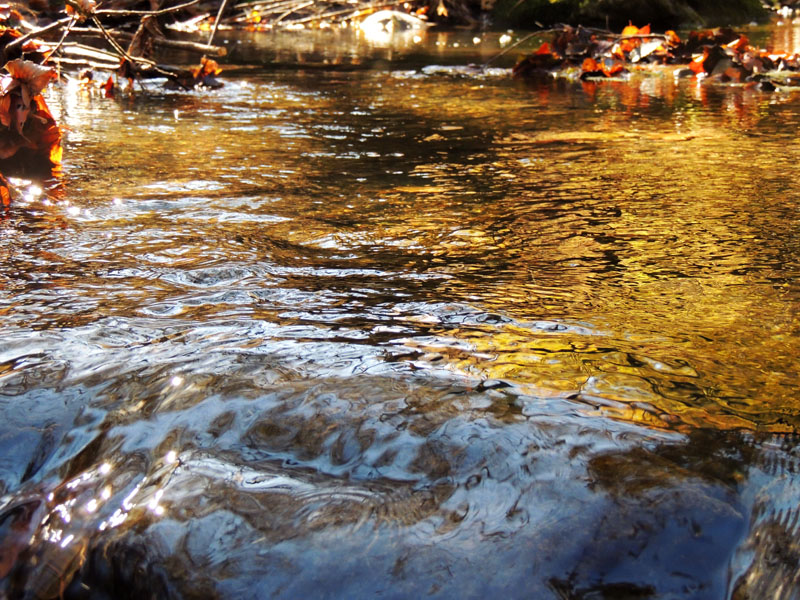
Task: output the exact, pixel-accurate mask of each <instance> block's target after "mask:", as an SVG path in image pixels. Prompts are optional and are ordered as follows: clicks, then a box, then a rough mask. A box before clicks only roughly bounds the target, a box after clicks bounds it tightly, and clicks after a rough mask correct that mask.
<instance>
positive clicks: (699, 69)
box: [689, 52, 708, 75]
mask: <svg viewBox="0 0 800 600" xmlns="http://www.w3.org/2000/svg"><path fill="white" fill-rule="evenodd" d="M707 55H708V52H703V56H700V57H698V58H695V59H692V62H690V63H689V68H690V69H691V70H692V71H694V72H695V73H697V74H698V75H699V74H700V73H704V72H705V69H704V68H703V63H704V62H705V60H706V56H707Z"/></svg>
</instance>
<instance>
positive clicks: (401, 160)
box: [48, 70, 800, 431]
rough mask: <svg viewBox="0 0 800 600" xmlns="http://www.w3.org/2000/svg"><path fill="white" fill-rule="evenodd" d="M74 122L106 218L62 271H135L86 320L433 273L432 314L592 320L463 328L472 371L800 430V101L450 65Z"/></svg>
mask: <svg viewBox="0 0 800 600" xmlns="http://www.w3.org/2000/svg"><path fill="white" fill-rule="evenodd" d="M54 104H56V106H58V104H57V103H54ZM63 106H64V113H63V120H64V123H65V125H66V126H67V127H68V128H69V130H70V131H74V132H75V133H74V134H71V135H70V137H69V144H70V145H71V155H70V156H71V158H68V159H67V161H66V164H65V170H66V182H67V183H66V186H67V189H68V190H69V188H70V187H72V188H73V190H75V191H73V192H72V194H73V196H72V197H73V198H75V194H76V193H80V194H81V195H82V196H83V198H85V200H84V203H85V208H84V210H86V211H89V210H95V209H96V210H100V211H103V212H104V214H103V216H101V217H99V218H100V219H101V220H102V223H100V224H99V225H94V224H92V222H91V219H89V218H87V217H85V216H84V218H77V217H78V216H79V215H80V214H82V213H80V210H82V209H78V211H79V212H78V213H77V214H73V213H72V212H70V210H72V209H67V210H66V214H65V215H64V218H70V219H72V220H73V221H74V223H75V226H79V227H81V228H84V229H85V231H86V234H87V235H86V238H85V241H84V242H83V243H81V244H78V245H75V244H74V243H73V245H72V247H70V248H68V249H65V250H64V251H63V252H62V255H63V256H64V257H65V261H66V256H67V255H69V256H70V257H71V258H72V259H73V260H80V261H81V263H82V264H84V265H95V267H99V266H100V265H101V264H103V263H104V264H108V265H109V267H110V268H112V269H114V270H119V269H135V270H136V271H137V272H138V273H139V274H138V275H133V277H130V276H129V277H128V278H127V281H128V283H127V284H126V285H125V286H124V287H123V288H121V289H120V295H119V296H117V292H115V291H114V290H113V289H109V288H108V287H107V286H105V285H103V284H102V280H98V281H97V282H92V279H93V276H92V275H89V274H87V273H83V275H82V279H81V282H80V283H78V284H77V286H78V287H79V288H80V289H81V290H82V294H83V295H84V302H86V301H88V299H89V298H94V299H95V307H96V308H94V309H92V310H93V311H94V312H93V313H89V315H91V314H94V315H95V317H96V316H97V315H98V314H105V315H113V314H125V313H126V312H127V311H128V310H129V308H128V305H129V304H128V303H129V302H130V301H131V300H132V299H133V298H139V299H140V301H141V302H142V303H145V304H144V305H143V306H142V308H145V309H146V307H147V306H158V305H162V304H164V305H168V304H170V303H171V302H172V301H171V299H172V298H174V297H175V294H176V290H179V289H183V288H184V287H185V286H189V288H188V289H191V288H192V287H193V286H194V287H197V289H201V288H203V287H205V286H206V285H208V283H209V282H210V281H209V279H208V277H209V276H211V277H213V275H210V274H211V273H212V272H213V271H214V269H217V270H218V272H219V273H220V274H222V273H225V274H224V275H221V276H222V279H220V280H219V282H218V283H216V284H214V283H212V285H237V286H243V287H244V288H245V289H247V288H249V287H251V284H257V281H256V280H253V276H254V271H253V268H254V267H255V266H256V265H257V264H258V263H259V262H261V261H263V260H264V259H268V260H270V261H273V262H275V263H276V264H278V265H281V264H283V265H286V266H291V267H292V268H300V267H302V268H306V267H307V268H312V269H324V268H325V266H326V264H329V265H336V268H337V269H340V268H341V267H342V266H344V265H345V264H346V265H347V266H348V267H349V268H352V269H364V268H367V269H377V270H378V271H389V272H392V271H398V272H403V271H408V272H410V273H415V274H417V275H425V276H428V277H434V278H438V283H436V286H435V287H434V288H431V289H430V290H427V291H425V292H424V296H428V295H430V297H437V296H438V297H439V298H440V299H448V300H451V301H463V302H467V303H470V304H475V305H477V306H479V307H480V306H483V307H486V308H487V309H489V310H492V311H497V312H500V313H501V314H506V315H509V316H511V317H513V318H515V319H521V320H522V321H528V320H531V319H533V320H535V319H539V318H545V319H548V320H553V319H557V320H564V321H565V322H572V323H580V322H587V323H591V324H592V331H593V332H592V333H591V334H589V335H588V336H586V335H584V334H581V335H580V336H578V338H570V337H569V336H566V337H565V336H562V335H560V334H559V335H557V336H555V337H552V338H551V337H547V338H543V339H540V338H538V337H536V336H533V337H531V335H530V332H529V331H528V330H526V329H519V328H518V327H500V328H491V329H489V330H487V331H486V332H480V333H479V334H476V333H475V332H474V331H471V330H461V329H458V328H456V329H448V330H447V332H446V335H447V337H448V338H449V337H454V338H457V339H461V338H462V337H463V339H465V340H466V341H467V342H468V351H466V352H465V351H463V350H459V351H458V352H456V353H455V354H447V353H446V360H447V361H448V362H449V363H450V364H451V366H452V368H453V369H455V370H458V371H462V372H465V373H469V374H470V375H472V376H475V377H478V378H489V379H505V380H508V381H510V382H512V383H513V384H515V385H517V386H519V389H521V390H525V391H526V393H530V394H531V395H534V396H537V395H541V396H549V395H552V394H558V395H563V396H569V397H572V398H576V399H578V400H580V401H584V402H587V403H589V404H593V403H600V404H603V407H602V409H601V410H603V411H604V412H606V413H608V414H613V415H615V416H618V417H620V418H623V419H629V420H633V421H637V422H644V423H648V424H650V425H656V426H676V424H677V423H682V424H685V425H691V426H701V425H709V426H713V427H721V428H737V427H746V428H756V429H768V430H771V431H786V430H792V429H793V428H794V427H795V426H796V425H797V422H798V414H800V413H798V408H800V407H798V404H797V402H798V400H797V398H796V397H795V394H794V392H793V388H794V386H793V385H792V381H793V380H794V378H795V377H796V375H797V373H796V365H797V356H798V338H797V336H796V331H797V317H796V314H797V311H796V310H795V309H796V306H797V297H796V288H792V285H791V282H792V273H796V269H795V271H793V272H792V271H791V268H792V267H791V266H790V264H794V265H795V266H796V258H793V257H789V258H788V262H787V257H786V252H792V251H793V250H794V247H793V246H792V245H791V243H790V242H789V238H788V237H786V236H791V235H792V233H791V227H792V225H791V222H790V221H787V220H786V219H785V218H784V216H785V215H786V214H788V213H789V212H790V211H791V206H792V203H793V202H795V201H796V199H797V197H798V190H797V188H796V184H795V183H794V181H793V179H792V176H791V165H793V164H794V162H795V160H796V158H797V156H798V150H800V146H798V143H797V142H796V140H795V137H794V136H793V135H788V132H790V131H791V127H792V125H793V124H796V123H797V121H798V118H797V97H796V95H795V94H793V93H778V94H772V95H770V94H763V93H760V92H756V91H753V90H747V89H742V88H720V87H715V86H713V85H709V84H698V83H697V82H695V81H681V80H676V79H675V77H674V76H673V74H672V72H671V71H663V72H641V73H639V72H637V73H634V75H633V77H632V79H631V81H630V82H615V81H611V82H600V83H597V82H584V83H567V82H559V81H556V82H539V83H534V84H532V85H531V86H530V87H526V86H525V85H523V84H516V83H511V82H508V81H506V80H504V79H502V78H498V77H496V76H495V77H488V78H487V77H485V76H478V77H473V78H471V77H468V76H467V77H465V76H464V75H463V74H462V73H461V72H460V71H457V72H456V75H452V74H450V72H449V71H447V70H444V71H443V72H441V73H440V72H438V71H437V72H436V73H435V74H433V75H430V76H420V75H419V74H416V75H413V76H411V75H409V74H408V72H402V71H401V72H384V73H375V74H370V75H361V74H354V75H335V76H328V75H321V76H319V77H310V78H308V79H306V78H301V79H299V80H296V81H292V80H291V78H289V79H288V80H280V79H279V80H277V81H260V80H256V81H250V80H237V79H234V80H232V81H230V82H229V83H228V87H227V91H225V92H223V93H214V92H210V93H208V94H206V95H191V96H190V95H181V96H177V95H176V96H169V97H164V98H161V99H158V98H157V99H155V100H150V99H148V98H147V97H144V96H142V97H131V98H122V99H120V100H118V101H107V100H105V99H99V98H87V97H85V92H81V91H80V90H71V91H69V92H68V93H66V94H65V96H64V103H63ZM121 124H122V125H121ZM787 128H788V129H787ZM89 132H91V133H89ZM99 157H112V159H111V160H110V161H107V160H103V161H102V162H103V163H104V164H103V166H102V167H100V169H99V170H97V167H98V166H99V164H100V162H101V159H100V158H99ZM96 165H97V166H96ZM94 173H97V175H101V174H102V175H101V176H97V175H95V174H94ZM109 183H112V185H109ZM77 190H80V191H79V192H77ZM68 193H69V192H68ZM112 200H113V204H112ZM112 207H113V210H112ZM95 227H100V229H99V230H97V231H94V232H93V230H94V228H95ZM103 230H107V231H109V232H110V233H109V236H108V237H107V236H106V235H104V234H103V233H102V232H103ZM787 243H788V244H789V247H787ZM57 246H58V245H56V247H55V248H52V247H51V248H49V249H48V252H50V253H55V254H58V253H59V250H58V247H57ZM101 256H102V257H103V258H101ZM109 257H110V258H111V259H110V260H109ZM792 261H794V262H793V263H792ZM115 263H116V265H115ZM68 264H70V263H68V262H64V267H65V268H66V267H67V265H68ZM237 264H238V265H239V267H238V268H239V272H238V274H237V272H236V268H237V267H234V265H237ZM76 268H78V269H80V267H76ZM105 268H108V267H105ZM787 268H789V269H790V271H789V272H787V271H786V269H787ZM60 270H62V271H63V270H64V269H60ZM320 272H322V271H320ZM159 273H160V275H159ZM87 277H88V279H87ZM284 281H285V279H284V278H282V277H278V278H276V279H274V280H272V281H268V282H267V283H268V285H270V286H272V285H277V286H280V285H282V284H283V283H282V282H284ZM51 285H58V284H57V282H56V281H52V282H51ZM65 285H73V284H71V283H70V284H66V283H65ZM176 286H177V287H176ZM420 289H424V286H423V288H420ZM123 296H124V298H123ZM387 299H388V298H387ZM220 310H231V311H232V312H233V313H235V314H245V315H248V314H249V315H250V316H251V317H258V318H264V317H267V318H272V319H275V318H278V319H280V318H281V317H280V316H279V315H280V310H278V311H277V312H276V311H272V310H269V309H268V308H267V307H265V306H263V304H261V305H259V304H254V303H253V301H252V298H251V299H249V300H248V299H247V298H246V297H245V298H244V299H240V300H238V301H237V302H236V303H235V304H233V305H230V304H227V305H226V304H225V303H223V304H222V305H220V304H217V303H216V302H214V301H210V302H207V301H199V302H192V301H188V302H187V301H184V302H181V303H180V307H179V308H176V309H175V310H172V309H171V314H173V315H175V316H177V315H180V316H181V318H192V319H198V320H200V321H202V320H204V319H213V318H216V317H217V316H218V315H219V314H220V313H219V311H220ZM366 310H367V311H369V308H368V307H367V308H366ZM89 318H92V317H91V316H89ZM75 322H77V321H73V323H75ZM600 332H602V333H600ZM608 340H611V341H608ZM437 343H438V342H437ZM552 344H555V345H556V346H557V348H551V347H550V345H552ZM423 345H424V344H423ZM412 346H413V344H412ZM652 364H659V365H685V367H680V368H679V369H678V370H677V371H676V370H675V369H673V368H667V369H666V370H664V369H663V368H654V367H652ZM686 370H688V371H691V373H692V374H691V375H687V372H688V371H686ZM676 378H677V379H676ZM669 390H673V392H670V391H669ZM674 390H678V391H674ZM676 394H677V395H676ZM642 407H644V408H642Z"/></svg>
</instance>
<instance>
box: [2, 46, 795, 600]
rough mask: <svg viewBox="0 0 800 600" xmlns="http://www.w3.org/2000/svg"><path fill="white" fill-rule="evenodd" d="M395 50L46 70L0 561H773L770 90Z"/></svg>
mask: <svg viewBox="0 0 800 600" xmlns="http://www.w3.org/2000/svg"><path fill="white" fill-rule="evenodd" d="M443 39H445V46H447V45H448V44H449V47H451V49H453V47H454V46H453V45H454V44H456V43H458V44H459V46H458V51H457V53H462V52H466V51H465V50H464V47H466V44H467V42H469V43H472V44H473V47H474V46H476V45H477V44H476V43H475V42H473V41H471V39H469V38H467V39H463V38H443ZM454 40H457V41H454ZM295 42H296V40H295V41H294V42H291V43H290V44H288V46H287V48H288V47H295V46H296V44H295ZM462 44H464V46H462ZM432 48H442V47H440V46H436V45H434V46H432ZM323 50H324V48H323ZM260 51H262V50H260V49H255V50H253V49H249V50H247V51H245V53H244V54H242V56H245V55H246V52H260ZM286 51H287V49H286V48H282V49H281V48H278V49H277V50H275V52H276V53H277V54H276V55H279V54H280V53H281V52H283V53H284V54H285V52H286ZM312 51H313V52H312V53H314V52H318V49H316V47H314V48H312ZM319 51H320V52H322V50H319ZM385 51H386V49H385V48H384V49H381V50H380V52H378V54H380V55H381V56H382V58H381V60H386V61H388V62H387V64H388V65H389V67H391V65H392V64H393V63H392V62H391V61H392V60H394V58H392V57H387V56H385V55H384V54H381V53H382V52H385ZM437 51H438V50H437ZM426 52H428V54H426V56H428V57H431V56H433V58H429V59H428V60H427V61H426V66H424V67H423V66H416V65H415V64H414V63H413V61H414V60H416V58H414V59H413V60H412V59H409V62H408V63H402V61H401V63H402V64H400V65H399V66H400V68H398V69H394V68H387V67H385V66H384V67H382V68H380V69H374V68H370V69H340V70H335V69H327V70H326V69H323V68H322V67H320V66H319V65H318V66H317V67H316V68H315V69H309V70H305V71H302V72H292V71H289V70H272V71H270V72H263V71H259V70H252V71H250V72H248V74H247V75H240V74H239V72H237V74H235V75H232V76H230V78H229V79H228V80H227V81H226V87H225V88H223V89H222V90H218V91H211V92H208V93H206V94H192V95H189V94H182V93H180V94H179V93H163V94H162V93H153V94H150V95H140V96H137V97H130V98H120V99H118V100H113V101H112V100H106V99H100V98H96V97H89V96H88V95H86V94H85V92H81V91H80V90H75V89H68V88H67V89H63V90H60V91H58V92H57V93H55V92H54V93H53V98H52V99H51V100H49V102H50V104H51V106H53V107H55V108H54V112H57V113H58V114H57V117H58V118H59V119H60V120H62V121H63V122H64V123H65V124H66V125H67V126H68V127H69V135H68V136H67V140H66V144H65V146H66V152H65V156H66V157H67V158H66V160H65V164H64V168H63V174H62V176H61V178H60V179H59V180H58V181H57V182H43V183H44V185H42V186H41V188H43V189H41V190H40V189H37V188H36V187H35V186H33V185H31V183H30V182H24V181H23V182H21V183H20V187H21V188H22V189H23V196H22V198H21V199H20V200H19V201H18V202H17V204H16V205H15V206H14V211H13V212H12V214H11V215H9V216H8V218H6V219H5V220H4V221H3V222H2V229H1V230H0V234H1V235H2V236H3V245H2V259H3V264H4V269H3V272H2V274H0V275H1V277H2V278H1V279H0V301H1V302H2V304H1V305H0V314H2V317H3V321H4V331H3V338H2V341H3V343H2V345H0V414H2V416H3V420H2V425H0V538H1V539H2V544H0V597H9V598H13V597H23V598H24V597H29V598H55V597H59V596H63V597H65V598H103V597H107V598H125V597H130V598H134V597H135V598H140V597H188V598H192V597H203V598H208V597H219V598H235V597H253V596H257V597H283V598H297V597H339V598H343V597H348V598H349V597H373V596H381V597H388V598H416V597H422V596H431V597H441V598H448V597H455V596H458V597H480V596H484V595H490V594H502V595H503V596H504V597H510V598H517V597H533V598H554V599H559V598H560V599H577V598H580V599H587V600H588V599H597V598H609V599H610V598H613V599H620V598H698V599H700V598H735V599H736V600H744V599H747V598H786V599H789V598H796V597H798V595H800V580H798V576H797V573H798V569H797V565H798V560H800V547H799V545H800V537H798V534H799V533H800V532H798V526H799V525H798V521H799V520H800V515H798V498H800V488H799V487H798V486H800V482H798V479H797V472H798V466H799V465H798V460H800V455H799V454H798V453H800V450H798V441H797V438H796V431H797V427H798V420H799V418H800V411H799V410H798V399H797V388H796V381H797V375H798V373H797V356H798V340H799V339H800V338H798V335H797V334H798V327H797V325H798V321H797V314H800V313H798V310H797V308H798V301H799V300H800V296H798V291H799V290H798V287H797V285H796V276H797V273H798V256H800V247H798V243H797V240H798V239H800V236H798V235H797V219H796V218H795V216H794V215H795V212H796V210H795V208H796V204H797V200H798V188H797V185H796V182H795V178H794V175H793V165H794V164H795V163H796V161H797V158H798V155H799V154H800V146H798V145H797V143H796V141H795V140H794V131H795V130H796V127H797V125H798V123H800V100H798V97H797V95H796V93H795V92H793V91H791V90H790V91H784V92H780V93H778V94H773V95H768V94H763V93H759V92H755V91H753V90H747V89H742V88H723V87H714V86H713V85H707V86H701V85H697V83H696V82H694V81H682V80H676V79H675V78H674V77H673V76H672V75H671V74H669V73H667V74H663V73H662V74H659V73H647V74H637V75H636V76H634V77H633V78H632V79H631V81H629V82H626V83H622V82H604V83H600V84H598V83H593V84H582V83H579V82H566V81H552V82H549V81H548V82H537V83H531V84H527V85H526V84H521V83H518V82H513V81H510V80H509V79H508V73H507V72H505V71H500V70H498V71H493V72H482V73H478V72H475V70H474V69H465V68H462V67H453V66H445V65H447V64H451V63H458V62H459V60H460V59H459V58H458V57H455V58H453V57H451V58H450V59H449V60H447V61H445V60H442V61H440V62H439V63H437V64H431V63H434V58H436V57H440V56H439V55H434V54H432V50H431V49H430V48H429V49H428V50H426ZM442 52H445V51H444V50H442ZM470 52H474V48H473V49H472V50H470ZM322 55H324V52H322ZM348 56H349V58H348V60H356V59H357V58H358V56H359V52H358V51H354V52H352V53H351V54H349V55H348ZM459 56H460V54H459ZM353 57H355V58H353ZM322 58H324V56H323V57H322ZM317 59H319V56H318V57H317V58H315V59H314V61H316V62H319V60H317ZM320 60H322V59H320ZM253 62H255V60H254V59H253ZM323 62H324V61H323ZM420 64H422V63H420Z"/></svg>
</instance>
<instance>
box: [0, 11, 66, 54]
mask: <svg viewBox="0 0 800 600" xmlns="http://www.w3.org/2000/svg"><path fill="white" fill-rule="evenodd" d="M70 21H72V17H64V18H63V19H59V20H58V21H53V22H52V23H50V25H46V26H45V27H42V28H41V29H36V30H34V31H31V32H30V33H26V34H25V35H23V36H22V37H18V38H17V39H15V40H14V41H13V42H11V43H9V44H7V45H6V53H8V51H9V50H13V49H14V48H16V47H17V46H21V45H22V44H24V43H25V42H27V41H28V40H30V39H33V38H35V37H39V36H42V35H44V34H45V33H50V32H51V31H55V30H56V29H58V28H59V27H63V26H64V25H66V24H67V23H69V22H70Z"/></svg>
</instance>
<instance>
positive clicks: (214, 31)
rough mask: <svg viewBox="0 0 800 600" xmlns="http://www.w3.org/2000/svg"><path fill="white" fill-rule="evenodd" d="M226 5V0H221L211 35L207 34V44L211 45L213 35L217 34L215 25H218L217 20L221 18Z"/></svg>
mask: <svg viewBox="0 0 800 600" xmlns="http://www.w3.org/2000/svg"><path fill="white" fill-rule="evenodd" d="M227 5H228V0H222V4H220V5H219V10H218V11H217V18H216V19H214V27H213V29H211V35H209V36H208V45H209V46H210V45H211V42H213V41H214V36H215V35H217V27H219V20H220V19H221V18H222V13H223V12H225V7H226V6H227Z"/></svg>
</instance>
